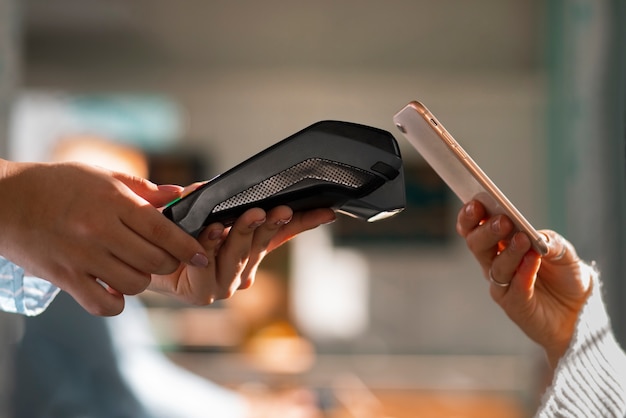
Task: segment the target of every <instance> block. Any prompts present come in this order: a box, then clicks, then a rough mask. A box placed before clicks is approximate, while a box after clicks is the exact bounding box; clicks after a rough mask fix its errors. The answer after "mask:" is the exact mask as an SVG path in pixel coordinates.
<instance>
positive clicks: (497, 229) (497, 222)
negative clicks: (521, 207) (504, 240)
mask: <svg viewBox="0 0 626 418" xmlns="http://www.w3.org/2000/svg"><path fill="white" fill-rule="evenodd" d="M491 230H492V231H493V232H496V233H498V232H500V218H495V219H494V220H493V222H491Z"/></svg>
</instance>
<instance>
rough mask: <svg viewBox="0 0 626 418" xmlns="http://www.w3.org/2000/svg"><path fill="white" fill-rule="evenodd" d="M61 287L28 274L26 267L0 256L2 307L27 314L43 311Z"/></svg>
mask: <svg viewBox="0 0 626 418" xmlns="http://www.w3.org/2000/svg"><path fill="white" fill-rule="evenodd" d="M57 293H59V288H58V287H56V286H55V285H53V284H52V283H50V282H48V281H46V280H43V279H40V278H38V277H32V276H27V275H25V274H24V269H23V268H21V267H20V266H17V265H15V264H13V263H12V262H10V261H9V260H7V259H6V258H4V257H0V309H1V310H3V311H5V312H14V313H18V314H22V315H27V316H35V315H39V314H40V313H41V312H43V311H44V310H45V309H46V308H47V307H48V305H49V304H50V302H52V300H53V299H54V297H55V296H56V295H57Z"/></svg>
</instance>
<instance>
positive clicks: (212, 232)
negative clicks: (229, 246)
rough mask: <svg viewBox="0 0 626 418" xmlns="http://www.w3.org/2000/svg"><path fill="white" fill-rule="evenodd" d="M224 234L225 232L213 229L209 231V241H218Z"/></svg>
mask: <svg viewBox="0 0 626 418" xmlns="http://www.w3.org/2000/svg"><path fill="white" fill-rule="evenodd" d="M223 232H224V231H223V230H221V229H219V228H218V229H212V230H210V231H209V239H210V240H216V239H218V238H219V237H221V236H222V233H223Z"/></svg>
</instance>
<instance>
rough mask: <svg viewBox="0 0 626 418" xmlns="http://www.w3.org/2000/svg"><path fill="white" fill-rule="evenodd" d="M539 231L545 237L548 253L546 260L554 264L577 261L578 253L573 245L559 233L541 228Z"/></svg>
mask: <svg viewBox="0 0 626 418" xmlns="http://www.w3.org/2000/svg"><path fill="white" fill-rule="evenodd" d="M541 233H542V234H543V235H544V236H545V237H546V242H547V243H548V253H547V254H546V255H545V256H544V258H545V259H546V260H549V261H550V262H551V263H556V264H568V263H571V262H577V261H578V255H577V254H576V249H575V248H574V246H573V245H572V244H571V243H570V242H569V241H568V240H566V239H565V238H563V237H562V236H561V235H559V234H557V233H556V232H554V231H551V230H543V231H541Z"/></svg>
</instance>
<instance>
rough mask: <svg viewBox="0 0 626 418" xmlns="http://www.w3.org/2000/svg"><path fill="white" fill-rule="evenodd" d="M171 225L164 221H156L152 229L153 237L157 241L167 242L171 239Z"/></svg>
mask: <svg viewBox="0 0 626 418" xmlns="http://www.w3.org/2000/svg"><path fill="white" fill-rule="evenodd" d="M170 231H171V230H170V224H169V223H168V222H166V220H165V218H164V219H163V220H159V221H156V222H155V223H154V224H153V225H152V228H151V233H152V237H153V238H154V239H155V240H157V241H165V240H167V239H169V237H170Z"/></svg>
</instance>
